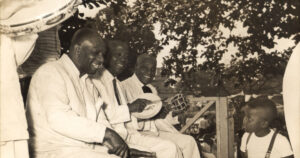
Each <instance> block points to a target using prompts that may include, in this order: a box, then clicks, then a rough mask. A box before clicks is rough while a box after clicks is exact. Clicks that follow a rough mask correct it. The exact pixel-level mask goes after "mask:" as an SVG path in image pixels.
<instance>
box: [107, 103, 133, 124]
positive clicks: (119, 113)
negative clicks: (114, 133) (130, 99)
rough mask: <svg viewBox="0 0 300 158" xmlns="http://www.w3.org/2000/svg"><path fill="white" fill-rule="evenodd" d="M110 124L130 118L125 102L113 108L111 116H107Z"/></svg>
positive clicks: (126, 120)
mask: <svg viewBox="0 0 300 158" xmlns="http://www.w3.org/2000/svg"><path fill="white" fill-rule="evenodd" d="M109 119H110V120H111V121H110V123H111V124H119V123H124V122H128V121H130V120H131V118H130V112H129V108H128V106H127V104H123V105H119V106H117V107H116V108H115V111H114V114H113V117H110V118H109Z"/></svg>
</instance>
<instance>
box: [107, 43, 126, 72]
mask: <svg viewBox="0 0 300 158" xmlns="http://www.w3.org/2000/svg"><path fill="white" fill-rule="evenodd" d="M128 54H129V52H128V49H127V48H126V47H124V46H121V45H117V46H116V48H115V49H112V50H111V51H110V52H109V54H108V60H109V63H108V67H107V69H108V70H109V71H110V72H111V73H112V74H113V75H114V76H117V75H119V74H121V73H122V72H123V70H124V69H125V68H126V66H127V64H128Z"/></svg>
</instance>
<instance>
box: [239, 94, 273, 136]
mask: <svg viewBox="0 0 300 158" xmlns="http://www.w3.org/2000/svg"><path fill="white" fill-rule="evenodd" d="M246 105H247V110H246V115H245V117H244V121H243V124H244V125H243V126H244V127H245V130H246V132H258V131H260V130H264V129H267V128H269V127H270V124H271V122H272V121H273V120H274V119H275V118H276V115H277V110H276V105H275V103H274V102H273V101H271V100H269V99H268V98H266V97H258V98H255V99H252V100H250V101H249V102H248V103H247V104H246Z"/></svg>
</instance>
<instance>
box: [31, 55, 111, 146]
mask: <svg viewBox="0 0 300 158" xmlns="http://www.w3.org/2000/svg"><path fill="white" fill-rule="evenodd" d="M98 99H99V95H98V93H97V90H96V89H95V88H94V87H93V84H92V83H91V81H90V80H89V78H87V76H83V77H82V78H80V77H79V71H78V69H77V68H76V66H75V65H74V64H73V62H72V61H71V60H70V58H69V57H68V56H67V55H63V56H62V57H61V58H60V59H59V60H58V61H54V62H50V63H47V64H44V65H43V66H41V67H40V68H39V69H38V70H37V71H36V73H35V74H34V75H33V77H32V80H31V84H30V88H29V93H28V109H27V116H28V121H29V127H30V133H31V138H30V140H31V141H30V143H31V145H32V146H33V147H34V150H35V151H37V152H38V151H53V150H57V149H60V148H61V147H66V146H79V147H90V146H93V145H90V144H89V143H94V142H96V143H102V141H103V137H104V135H105V130H106V126H105V125H104V124H103V123H102V122H105V120H101V121H98V120H97V119H98V118H97V117H98V116H97V115H99V113H100V111H101V109H100V108H101V104H99V102H100V103H101V101H99V100H98ZM101 118H104V117H101ZM97 121H98V122H97ZM99 122H101V123H99ZM107 124H108V123H107ZM107 124H106V125H107Z"/></svg>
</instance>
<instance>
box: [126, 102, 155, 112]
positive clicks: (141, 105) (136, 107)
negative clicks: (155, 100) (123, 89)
mask: <svg viewBox="0 0 300 158" xmlns="http://www.w3.org/2000/svg"><path fill="white" fill-rule="evenodd" d="M150 103H151V101H150V100H147V99H136V100H135V101H133V102H132V103H129V104H128V108H129V111H130V113H133V112H142V111H143V110H144V109H145V107H146V106H147V105H148V104H150Z"/></svg>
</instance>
